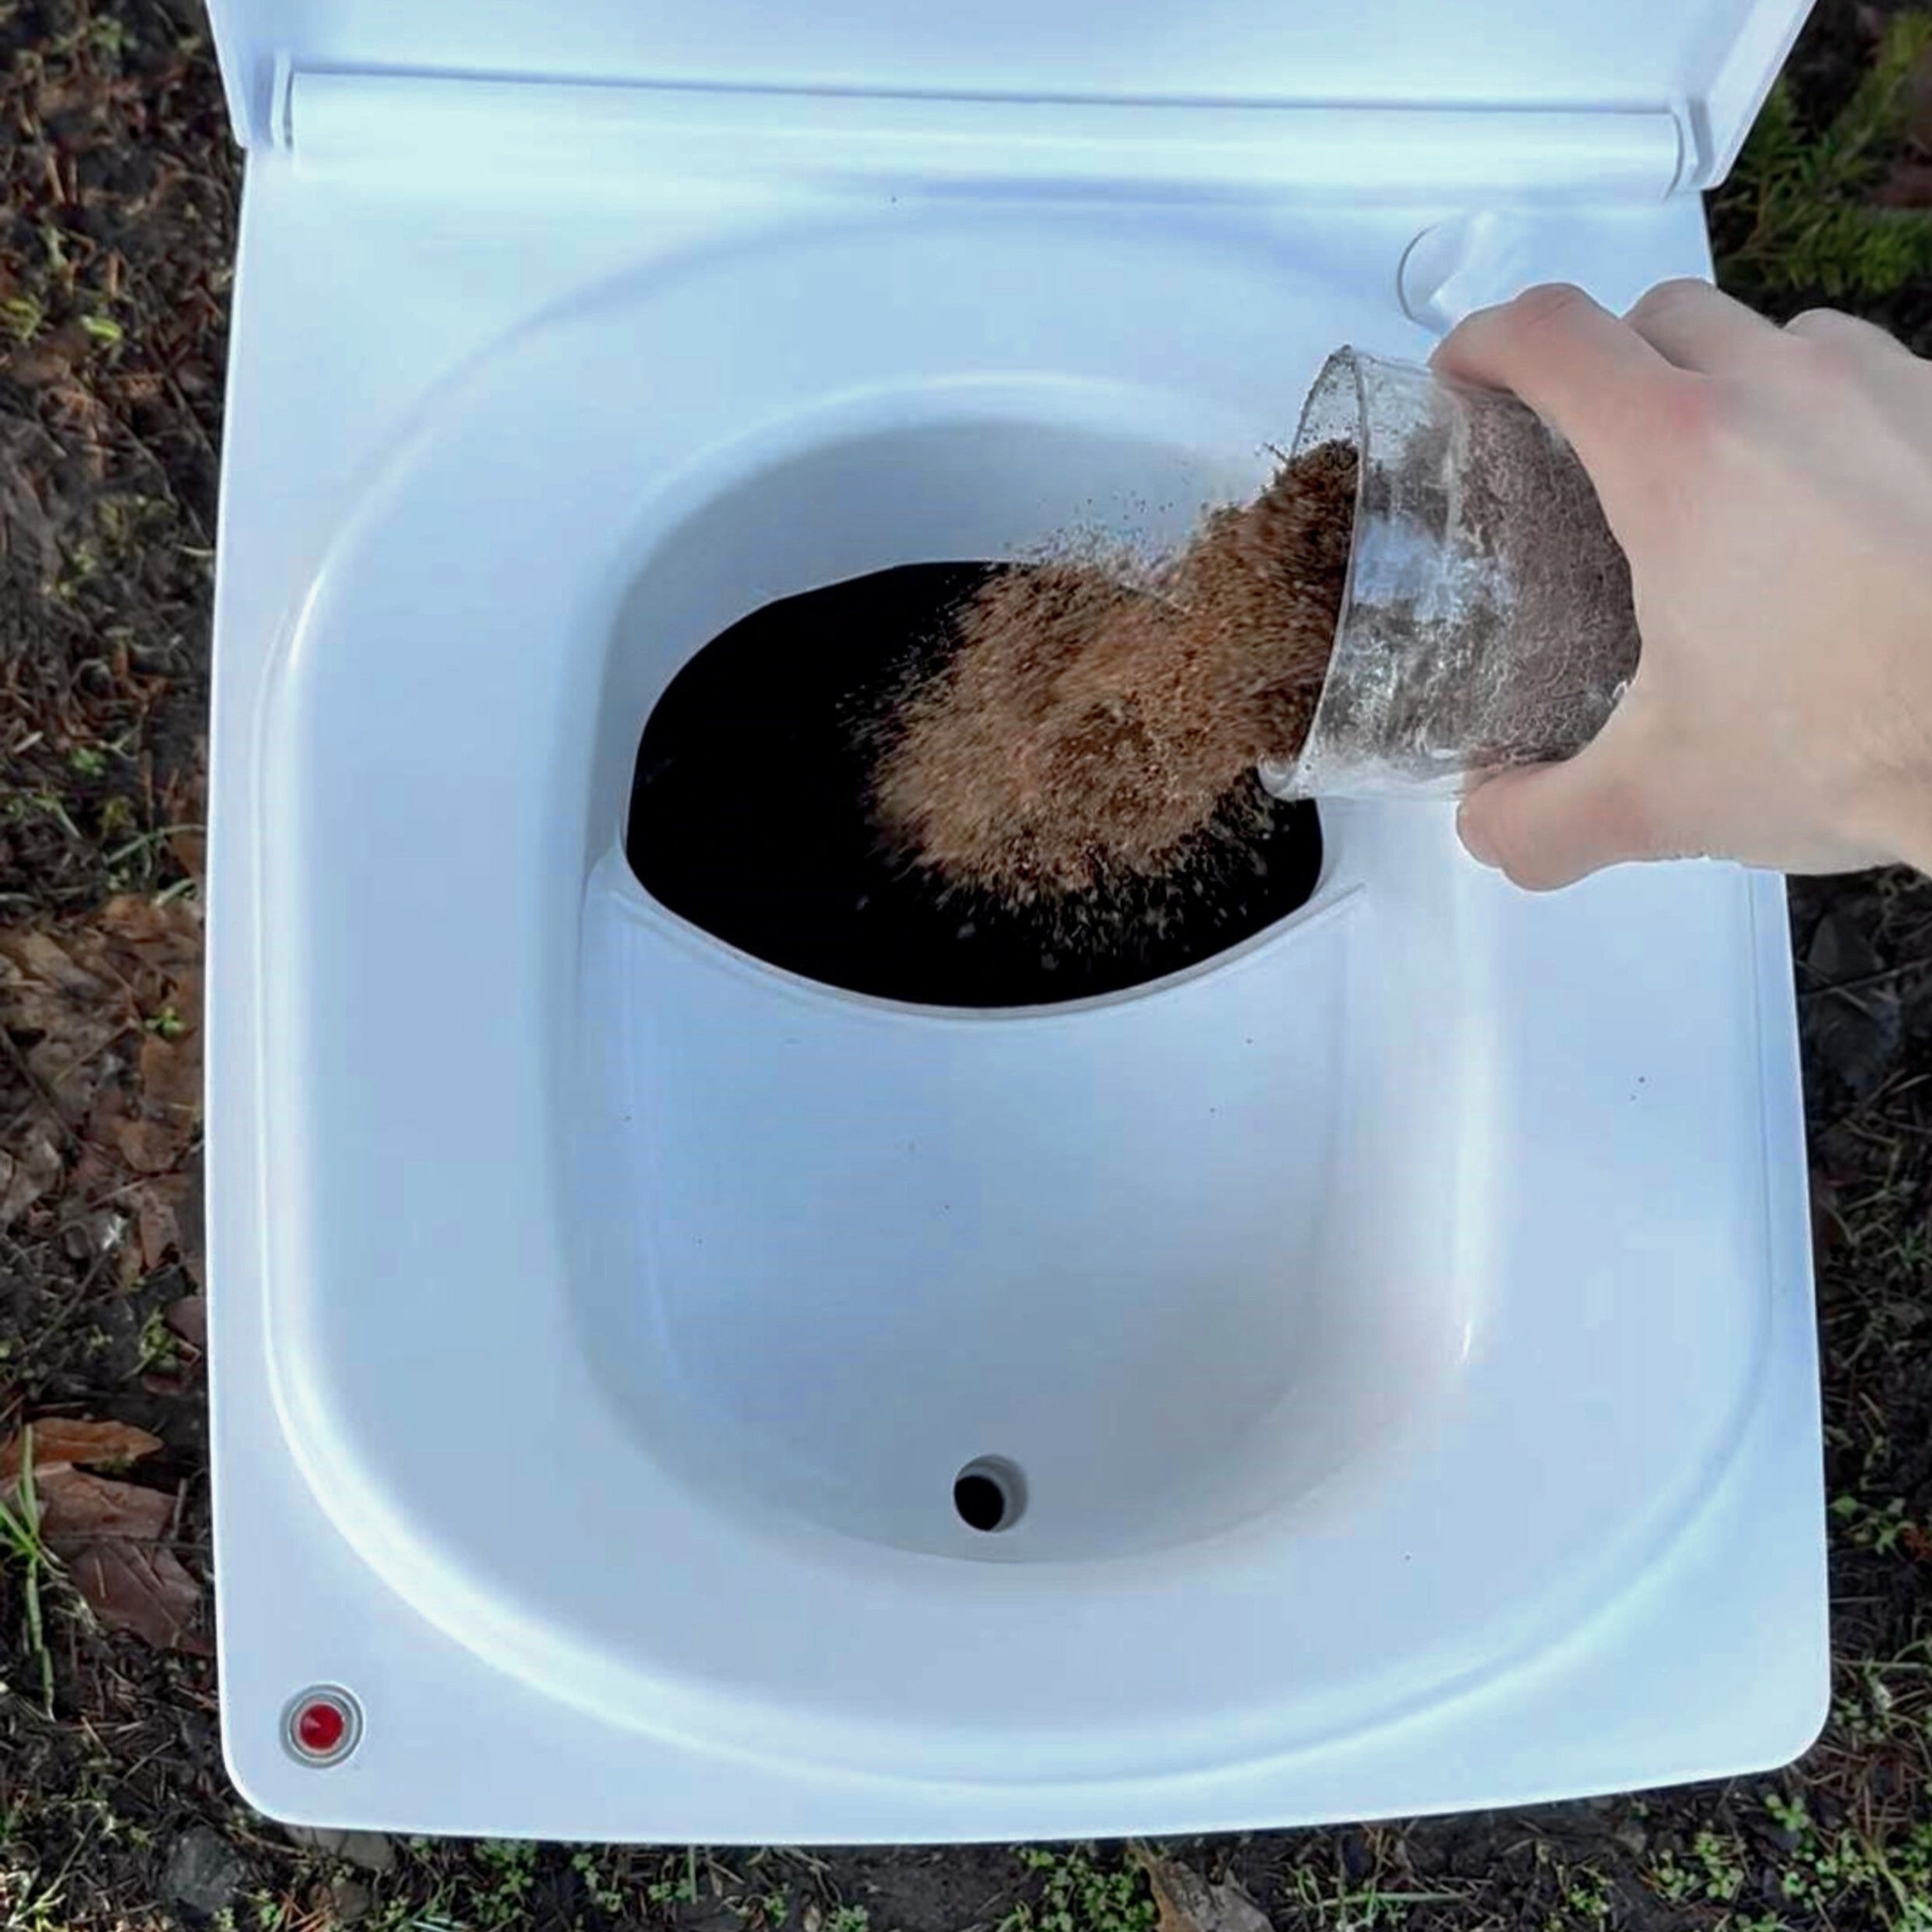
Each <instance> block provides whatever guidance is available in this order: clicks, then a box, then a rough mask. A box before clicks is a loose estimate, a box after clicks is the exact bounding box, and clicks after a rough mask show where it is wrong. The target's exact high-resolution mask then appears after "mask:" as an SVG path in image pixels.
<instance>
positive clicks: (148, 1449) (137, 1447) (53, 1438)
mask: <svg viewBox="0 0 1932 1932" xmlns="http://www.w3.org/2000/svg"><path fill="white" fill-rule="evenodd" d="M30 1427H31V1428H32V1430H33V1467H34V1468H35V1469H36V1470H45V1469H51V1468H55V1466H56V1465H60V1464H65V1463H74V1462H79V1463H86V1464H87V1465H90V1467H93V1466H100V1465H105V1466H107V1467H109V1468H115V1467H119V1466H121V1465H125V1464H127V1463H130V1462H139V1461H140V1459H141V1458H142V1457H143V1456H151V1455H152V1454H153V1453H154V1451H156V1450H157V1449H158V1448H160V1446H161V1439H160V1437H159V1436H150V1434H149V1433H148V1432H147V1431H146V1430H145V1429H136V1428H135V1427H134V1426H133V1425H132V1423H90V1422H77V1421H75V1420H74V1419H72V1418H71V1417H69V1416H45V1417H43V1418H42V1419H41V1420H40V1421H39V1422H37V1423H32V1424H30ZM19 1473H20V1437H19V1436H16V1437H14V1438H13V1440H12V1441H11V1442H9V1443H8V1444H6V1445H5V1447H3V1448H0V1482H11V1481H12V1479H13V1478H14V1477H16V1476H17V1475H19Z"/></svg>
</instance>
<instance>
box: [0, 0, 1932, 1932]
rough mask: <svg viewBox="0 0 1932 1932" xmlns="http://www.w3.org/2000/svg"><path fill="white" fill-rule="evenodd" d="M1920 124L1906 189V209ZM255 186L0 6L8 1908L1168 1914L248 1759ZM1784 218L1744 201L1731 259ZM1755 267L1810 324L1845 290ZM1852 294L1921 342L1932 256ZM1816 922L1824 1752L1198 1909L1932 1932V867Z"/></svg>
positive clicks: (1490, 1826) (393, 1914)
mask: <svg viewBox="0 0 1932 1932" xmlns="http://www.w3.org/2000/svg"><path fill="white" fill-rule="evenodd" d="M1882 25H1883V17H1882V11H1881V10H1874V9H1870V8H1861V7H1859V6H1856V5H1851V4H1849V3H1848V4H1839V3H1838V0H1830V3H1829V4H1828V5H1826V7H1825V8H1824V11H1823V12H1821V15H1820V16H1818V18H1817V19H1816V20H1815V21H1814V24H1813V26H1812V27H1811V28H1810V30H1808V32H1807V35H1806V37H1805V39H1804V40H1803V42H1802V43H1801V44H1800V48H1799V49H1798V50H1797V51H1796V55H1794V58H1793V62H1792V65H1791V69H1790V74H1791V79H1792V86H1793V100H1794V102H1795V104H1796V109H1797V111H1798V115H1799V117H1800V120H1801V121H1802V122H1803V124H1804V125H1805V126H1807V128H1810V129H1817V128H1821V127H1822V126H1824V125H1825V124H1826V123H1827V122H1829V121H1830V119H1831V118H1832V116H1833V115H1835V114H1836V113H1837V112H1838V111H1839V109H1840V108H1842V107H1843V106H1844V104H1846V101H1847V100H1849V99H1851V97H1853V93H1854V90H1856V88H1857V87H1858V86H1859V84H1860V77H1861V76H1862V75H1863V74H1864V73H1865V72H1866V71H1867V67H1868V65H1869V63H1870V59H1871V58H1872V49H1873V45H1874V37H1875V35H1876V34H1877V33H1878V31H1879V30H1880V29H1881V27H1882ZM1925 132H1926V139H1925V140H1924V143H1923V146H1920V147H1919V148H1918V149H1916V150H1914V149H1913V147H1912V146H1911V144H1910V140H1909V137H1908V138H1907V139H1906V143H1905V145H1904V146H1901V147H1900V149H1899V156H1898V164H1897V167H1896V168H1895V170H1894V171H1893V172H1892V174H1891V175H1888V177H1887V180H1886V182H1885V183H1884V184H1881V185H1879V186H1878V187H1875V188H1874V189H1873V192H1874V193H1877V194H1881V195H1890V196H1891V197H1892V199H1894V200H1895V201H1899V202H1901V203H1903V202H1905V201H1909V199H1910V196H1911V194H1912V193H1913V192H1916V191H1915V190H1913V187H1912V183H1913V181H1914V180H1915V179H1916V180H1920V181H1921V182H1922V181H1923V175H1920V176H1916V177H1915V176H1913V175H1911V174H1910V172H1909V171H1910V170H1911V169H1913V168H1914V167H1919V168H1923V165H1924V164H1926V163H1928V162H1932V118H1928V120H1927V124H1926V129H1925ZM1900 184H1903V185H1902V186H1901V185H1900ZM237 191H238V167H237V164H236V160H235V157H234V153H233V152H232V150H231V147H230V146H229V143H228V137H227V125H226V121H225V117H224V111H223V108H222V104H221V99H220V90H219V86H218V85H217V79H216V76H215V72H214V68H213V60H212V57H211V55H210V48H209V45H208V41H207V35H206V28H205V26H204V25H203V22H202V19H201V17H200V15H199V10H198V8H197V6H196V5H195V4H194V0H0V746H4V756H0V1498H5V1497H12V1500H13V1503H14V1504H15V1506H16V1511H17V1509H18V1507H19V1502H20V1489H21V1483H20V1480H19V1474H18V1471H17V1467H16V1465H17V1461H18V1459H19V1458H18V1455H17V1452H16V1454H14V1458H13V1460H12V1461H9V1459H8V1456H9V1448H10V1447H11V1446H12V1444H13V1441H14V1439H15V1437H16V1432H17V1430H18V1429H19V1425H20V1424H21V1423H23V1422H24V1421H26V1420H28V1419H33V1420H34V1421H35V1422H36V1423H37V1425H38V1427H37V1436H38V1440H39V1447H38V1449H37V1452H36V1455H35V1458H34V1460H35V1462H36V1464H37V1466H38V1472H39V1475H38V1482H39V1496H40V1504H41V1507H40V1512H39V1514H40V1530H39V1532H38V1533H37V1536H36V1537H34V1538H32V1539H30V1544H29V1546H24V1547H22V1546H16V1547H12V1548H9V1546H8V1544H7V1542H6V1540H5V1523H4V1521H0V1680H4V1684H3V1687H0V1932H15V1928H21V1929H25V1928H34V1929H35V1932H56V1929H58V1928H74V1929H75V1932H83V1929H84V1932H108V1929H109V1928H142V1927H150V1926H166V1925H177V1924H185V1925H190V1926H199V1925H204V1924H210V1923H212V1924H216V1925H220V1926H224V1927H229V1926H232V1927H244V1928H261V1929H262V1932H270V1928H292V1927H318V1928H319V1927H328V1926H333V1925H337V1924H345V1925H346V1924H354V1923H360V1924H365V1925H369V1926H374V1927H384V1928H400V1927H423V1928H425V1929H426V1932H428V1929H432V1928H447V1927H478V1928H491V1927H521V1926H525V1925H527V1926H531V1927H539V1928H547V1927H569V1926H583V1927H588V1928H593V1929H595V1928H601V1927H618V1926H630V1925H650V1926H654V1927H665V1928H672V1927H675V1928H680V1929H682V1932H739V1929H740V1928H746V1929H747V1932H794V1929H795V1932H866V1928H868V1927H871V1928H876V1932H969V1929H972V1932H1151V1927H1153V1925H1154V1923H1155V1912H1156V1908H1155V1900H1154V1897H1153V1895H1152V1893H1151V1891H1150V1888H1149V1882H1148V1878H1147V1877H1146V1875H1145V1874H1144V1871H1143V1870H1142V1869H1141V1867H1140V1866H1138V1865H1137V1864H1135V1863H1132V1862H1130V1860H1128V1858H1127V1856H1126V1854H1125V1853H1123V1850H1122V1849H1120V1848H1117V1847H1103V1848H1098V1849H1095V1848H1081V1847H1063V1848H1059V1849H1052V1850H1036V1851H1024V1850H1008V1849H975V1850H964V1851H960V1850H944V1851H904V1852H890V1853H834V1854H830V1855H824V1856H818V1855H811V1856H808V1855H806V1854H802V1853H795V1852H785V1851H781V1850H775V1849H774V1850H772V1851H769V1852H763V1853H749V1854H747V1853H732V1854H730V1855H718V1856H713V1855H711V1854H709V1853H705V1852H703V1851H702V1850H699V1849H682V1848H681V1849H678V1850H676V1851H675V1852H659V1851H652V1852H635V1851H626V1850H622V1849H617V1850H612V1849H606V1848H598V1847H587V1848H572V1847H537V1846H524V1845H505V1844H492V1845H481V1846H464V1845H429V1844H426V1843H421V1842H391V1841H389V1840H386V1839H375V1838H370V1837H366V1836H364V1837H358V1838H355V1839H351V1840H350V1841H348V1842H344V1843H326V1844H323V1843H316V1842H300V1843H298V1842H296V1841H295V1840H294V1839H293V1838H292V1837H291V1835H289V1834H287V1833H285V1832H282V1831H280V1829H278V1828H276V1827H274V1826H273V1825H270V1824H266V1823H265V1822H264V1821H261V1820H259V1819H258V1818H256V1817H253V1816H252V1815H251V1814H249V1812H248V1811H247V1810H246V1809H245V1807H242V1806H241V1804H240V1803H239V1802H238V1800H236V1798H235V1797H234V1794H233V1793H232V1792H231V1790H230V1789H229V1788H228V1786H227V1783H226V1781H225V1779H224V1775H223V1772H222V1770H221V1766H220V1755H219V1752H218V1750H217V1742H216V1698H215V1683H214V1675H213V1666H212V1663H211V1662H210V1659H209V1656H208V1655H207V1645H206V1636H207V1631H208V1627H209V1626H208V1617H209V1615H210V1606H209V1595H210V1578H209V1561H208V1540H207V1503H206V1486H207V1459H206V1423H205V1412H204V1406H203V1361H202V1354H201V1334H202V1331H201V1310H202V1303H201V1299H200V1293H201V1260H200V1236H199V1227H200V1207H199V1102H198V1094H197V1091H196V1076H197V1070H198V1066H199V1051H198V1029H199V997H200V996H199V918H200V911H199V885H198V881H199V874H200V869H201V864H202V830H201V827H202V821H203V803H202V799H203V760H204V756H205V739H204V730H205V726H204V713H205V707H206V695H207V647H208V622H209V617H208V611H209V597H210V585H211V581H212V569H213V548H212V546H213V537H212V531H213V525H214V513H215V485H216V475H217V448H218V444H219V437H220V396H221V381H222V371H223V360H224V330H225V326H226V308H227V281H228V273H229V262H230V257H231V248H232V243H233V238H234V214H235V204H236V196H237ZM1753 219H1754V217H1753V215H1752V212H1751V210H1750V208H1749V207H1748V206H1745V205H1743V203H1729V204H1727V205H1726V206H1723V207H1721V208H1720V209H1719V210H1718V212H1717V220H1716V233H1717V235H1718V239H1719V244H1720V246H1721V247H1722V248H1723V249H1726V251H1728V252H1729V253H1730V255H1731V258H1732V259H1733V261H1734V262H1736V263H1743V262H1745V261H1746V260H1747V259H1748V256H1749V246H1750V235H1751V234H1752V233H1753V232H1754V230H1753V225H1752V224H1753ZM1736 280H1739V281H1740V284H1741V285H1743V287H1746V288H1747V290H1748V292H1750V293H1751V294H1753V295H1754V297H1755V298H1757V299H1759V300H1761V301H1763V302H1764V303H1765V305H1767V306H1768V307H1771V308H1773V309H1775V310H1777V311H1779V312H1789V311H1790V310H1792V309H1794V308H1798V307H1800V306H1803V305H1806V304H1807V301H1808V300H1812V299H1816V298H1817V291H1804V290H1802V289H1798V288H1793V287H1786V286H1782V285H1779V286H1773V285H1772V284H1771V283H1770V282H1768V281H1767V280H1765V277H1764V276H1763V275H1762V274H1761V273H1759V272H1758V270H1750V272H1748V273H1747V272H1746V271H1745V270H1744V269H1743V268H1742V267H1740V268H1739V269H1738V270H1737V273H1736ZM1863 306H1864V307H1865V308H1866V309H1867V312H1870V313H1872V314H1873V315H1874V316H1876V317H1877V319H1881V320H1883V321H1884V322H1886V323H1888V324H1889V325H1891V326H1894V327H1895V328H1896V329H1898V330H1899V331H1900V332H1901V333H1903V334H1904V335H1905V336H1906V337H1907V339H1908V340H1911V341H1913V343H1914V344H1915V345H1916V347H1919V348H1920V350H1921V351H1927V350H1932V277H1928V276H1919V277H1916V278H1915V279H1912V280H1908V281H1907V282H1906V284H1905V285H1904V286H1903V287H1900V288H1899V289H1897V290H1895V291H1891V292H1890V293H1888V294H1884V295H1882V296H1877V297H1873V298H1869V299H1867V300H1866V301H1864V303H1863ZM1792 917H1793V937H1794V943H1795V946H1796V956H1797V959H1798V962H1799V971H1800V986H1801V992H1800V1000H1801V1006H1802V1015H1803V1038H1804V1045H1805V1056H1806V1077H1807V1093H1808V1106H1809V1114H1810V1135H1811V1159H1812V1165H1813V1175H1814V1192H1815V1198H1816V1225H1817V1239H1818V1271H1819V1300H1820V1310H1821V1320H1822V1324H1823V1331H1824V1345H1825V1355H1826V1361H1827V1365H1828V1366H1827V1370H1826V1395H1827V1413H1828V1430H1827V1439H1828V1463H1829V1469H1828V1477H1829V1486H1830V1493H1831V1496H1832V1499H1833V1500H1832V1566H1833V1582H1832V1589H1833V1608H1834V1613H1835V1641H1836V1646H1837V1651H1838V1655H1839V1666H1838V1684H1837V1701H1836V1705H1835V1709H1834V1713H1833V1716H1832V1723H1831V1726H1830V1729H1829V1730H1828V1733H1827V1735H1826V1736H1825V1738H1824V1741H1823V1742H1822V1743H1821V1744H1820V1745H1819V1746H1818V1747H1817V1749H1816V1750H1814V1752H1813V1753H1812V1754H1810V1757H1807V1759H1806V1760H1805V1761H1803V1763H1802V1764H1801V1765H1798V1766H1796V1767H1795V1768H1793V1769H1792V1770H1791V1771H1789V1772H1786V1773H1783V1774H1781V1775H1777V1776H1775V1777H1770V1778H1765V1779H1750V1780H1747V1781H1743V1782H1737V1783H1734V1784H1729V1785H1722V1786H1707V1787H1700V1788H1697V1789H1688V1790H1679V1791H1672V1792H1663V1793H1650V1794H1648V1795H1645V1796H1631V1797H1625V1798H1618V1799H1614V1800H1602V1801H1599V1802H1593V1803H1581V1804H1574V1805H1567V1806H1561V1807H1552V1808H1546V1809H1542V1810H1534V1811H1526V1812H1523V1813H1519V1814H1507V1815H1490V1816H1475V1817H1462V1818H1457V1819H1453V1820H1449V1821H1427V1822H1421V1823H1415V1824H1401V1825H1388V1826H1378V1827H1373V1828H1349V1829H1342V1830H1332V1831H1320V1832H1296V1833H1289V1834H1281V1835H1263V1836H1256V1837H1248V1838H1241V1839H1220V1840H1212V1841H1204V1842H1194V1843H1190V1844H1186V1845H1183V1846H1175V1847H1169V1848H1166V1849H1167V1850H1168V1852H1169V1856H1171V1857H1172V1858H1173V1859H1175V1860H1179V1861H1182V1863H1183V1864H1184V1866H1185V1867H1186V1870H1188V1871H1191V1872H1193V1873H1197V1874H1204V1875H1206V1876H1207V1877H1211V1878H1212V1879H1215V1880H1217V1881H1218V1880H1222V1879H1227V1880H1231V1881H1237V1882H1238V1884H1239V1887H1240V1888H1242V1891H1239V1892H1236V1891H1224V1892H1222V1893H1221V1894H1219V1895H1217V1896H1216V1898H1215V1900H1213V1901H1211V1904H1210V1906H1208V1907H1204V1908H1203V1909H1202V1910H1203V1911H1204V1912H1205V1913H1206V1918H1205V1920H1203V1921H1202V1922H1203V1923H1205V1924H1207V1926H1208V1927H1209V1932H1260V1924H1261V1922H1262V1921H1261V1917H1260V1916H1258V1915H1257V1913H1256V1912H1255V1911H1254V1909H1253V1908H1252V1907H1250V1906H1249V1905H1248V1904H1247V1903H1246V1900H1247V1899H1252V1900H1253V1902H1255V1903H1256V1904H1257V1905H1258V1908H1259V1913H1260V1915H1265V1917H1266V1918H1267V1920H1272V1921H1273V1923H1275V1924H1277V1925H1279V1926H1284V1927H1285V1926H1289V1925H1297V1924H1303V1923H1306V1924H1309V1925H1315V1924H1318V1923H1319V1924H1324V1925H1333V1926H1336V1927H1351V1926H1359V1927H1375V1926H1377V1925H1382V1924H1389V1925H1400V1924H1412V1925H1413V1926H1415V1927H1419V1928H1429V1927H1446V1926H1451V1925H1454V1926H1458V1927H1460V1926H1499V1927H1500V1926H1507V1927H1534V1928H1537V1932H1545V1929H1546V1928H1555V1927H1571V1926H1575V1927H1598V1928H1600V1927H1610V1926H1616V1927H1625V1926H1628V1927H1657V1928H1676V1927H1737V1928H1739V1932H1770V1929H1771V1928H1772V1927H1777V1926H1789V1927H1793V1928H1802V1927H1813V1926H1820V1927H1834V1928H1845V1929H1846V1932H1853V1929H1854V1928H1860V1927H1867V1926H1883V1927H1890V1928H1902V1929H1905V1932H1932V1799H1929V1798H1928V1791H1927V1772H1928V1754H1929V1752H1932V1641H1928V1640H1929V1639H1932V1626H1929V1625H1928V1620H1927V1607H1928V1604H1929V1603H1932V1222H1929V1221H1928V1212H1929V1211H1932V886H1927V885H1926V884H1923V883H1920V882H1917V881H1915V880H1911V879H1908V878H1906V877H1904V876H1897V875H1889V874H1887V875H1879V876H1871V877H1866V878H1860V879H1856V880H1845V881H1839V882H1834V883H1823V884H1805V885H1801V886H1799V887H1796V888H1794V890H1793V895H1792ZM9 1477H11V1478H12V1479H13V1480H12V1483H11V1485H10V1486H9V1483H8V1479H9ZM50 1689H51V1701H50V1698H49V1696H48V1692H49V1690H50ZM1166 1876H1167V1877H1168V1879H1169V1881H1172V1873H1171V1872H1168V1873H1167V1874H1166ZM1196 1916H1197V1920H1198V1919H1200V1913H1197V1915H1196Z"/></svg>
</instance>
